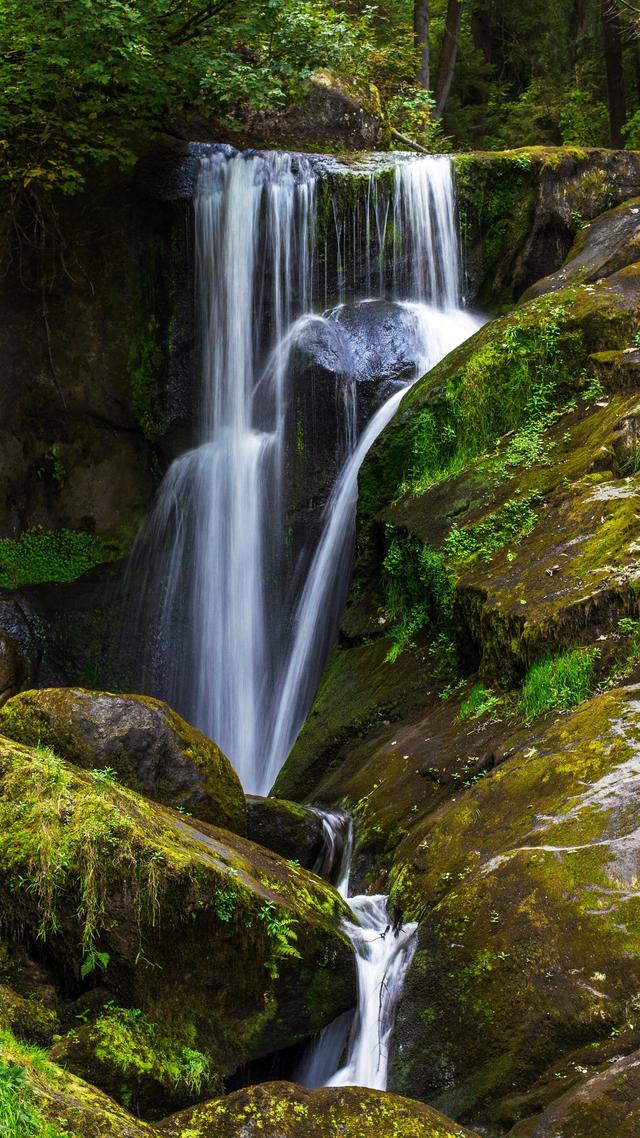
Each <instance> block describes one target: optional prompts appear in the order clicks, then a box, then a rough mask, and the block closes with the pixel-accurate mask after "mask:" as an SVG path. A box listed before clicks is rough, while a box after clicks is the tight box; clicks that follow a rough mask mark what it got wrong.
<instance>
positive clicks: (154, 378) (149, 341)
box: [129, 315, 166, 442]
mask: <svg viewBox="0 0 640 1138" xmlns="http://www.w3.org/2000/svg"><path fill="white" fill-rule="evenodd" d="M129 372H130V376H131V402H132V404H133V409H134V411H135V414H136V416H137V419H138V422H139V423H140V426H141V427H142V430H143V432H144V434H145V436H146V437H147V438H148V439H149V440H150V441H151V442H155V441H156V440H157V439H158V438H159V437H160V436H161V435H162V434H163V432H164V431H165V429H166V377H165V375H164V351H163V347H162V342H161V339H160V326H159V323H158V320H157V318H156V317H155V316H154V315H152V316H150V317H149V320H148V323H147V326H146V328H145V330H144V332H143V333H142V334H141V335H140V336H139V337H138V339H136V340H135V341H134V342H133V343H132V344H131V347H130V349H129Z"/></svg>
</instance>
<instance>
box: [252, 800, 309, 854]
mask: <svg viewBox="0 0 640 1138" xmlns="http://www.w3.org/2000/svg"><path fill="white" fill-rule="evenodd" d="M247 836H248V837H249V838H251V841H252V842H258V844H259V845H261V846H266V847H267V849H268V850H274V851H275V853H278V854H280V856H281V857H285V858H290V859H293V860H294V861H297V862H298V863H299V864H300V865H302V866H303V867H304V868H305V869H313V870H314V872H318V869H317V866H318V865H319V864H320V863H321V861H322V851H323V847H324V830H323V825H322V819H321V818H320V816H319V815H318V814H315V813H314V811H313V810H311V809H310V808H309V807H308V806H300V805H298V803H297V802H287V801H285V800H284V799H282V798H261V797H259V796H258V795H255V794H248V795H247Z"/></svg>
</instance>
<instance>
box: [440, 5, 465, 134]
mask: <svg viewBox="0 0 640 1138" xmlns="http://www.w3.org/2000/svg"><path fill="white" fill-rule="evenodd" d="M462 4H463V0H448V3H447V16H446V20H445V25H444V36H443V40H442V46H441V48H440V61H439V63H438V75H437V78H436V89H435V96H436V112H435V113H436V118H438V119H439V118H442V115H443V113H444V108H445V106H446V102H447V99H448V98H449V92H450V90H451V83H452V81H453V72H454V70H455V66H456V57H457V54H458V39H459V36H460V24H461V22H462Z"/></svg>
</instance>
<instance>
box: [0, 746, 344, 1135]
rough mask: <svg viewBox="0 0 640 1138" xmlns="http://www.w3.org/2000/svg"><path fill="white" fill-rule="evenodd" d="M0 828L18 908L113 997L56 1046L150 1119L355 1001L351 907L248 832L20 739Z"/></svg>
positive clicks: (75, 974) (87, 983)
mask: <svg viewBox="0 0 640 1138" xmlns="http://www.w3.org/2000/svg"><path fill="white" fill-rule="evenodd" d="M0 833H1V835H2V837H1V839H0V906H1V909H2V912H3V916H4V921H5V922H6V924H7V925H8V926H10V927H20V929H21V932H22V935H23V936H24V937H25V938H26V939H28V940H30V941H33V942H34V943H38V944H39V945H40V949H39V951H40V953H41V955H42V956H43V957H46V960H47V962H48V965H49V967H50V968H51V969H52V971H53V973H54V974H55V975H57V976H59V977H64V978H65V980H66V983H67V984H68V985H69V986H74V987H75V990H76V991H81V990H82V988H85V989H89V988H92V987H93V986H94V985H95V982H96V980H98V981H99V983H100V986H101V988H102V989H103V990H104V993H105V999H104V1004H103V1006H102V1008H101V1009H100V1010H99V1011H97V1009H96V1008H95V1004H94V1003H93V1002H91V1001H90V1002H89V1004H88V1011H87V1015H86V1016H85V1018H86V1019H87V1023H86V1027H82V1029H80V1027H77V1031H76V1032H71V1033H68V1034H67V1035H65V1036H63V1038H62V1039H61V1040H60V1041H59V1042H58V1043H57V1044H56V1051H55V1054H56V1055H58V1056H59V1057H60V1058H62V1057H64V1061H65V1063H66V1064H67V1065H68V1066H69V1067H70V1068H71V1069H73V1070H74V1071H75V1072H76V1073H80V1074H81V1075H83V1076H85V1075H88V1076H90V1079H91V1081H96V1082H97V1083H98V1084H99V1085H101V1086H103V1087H104V1088H105V1089H107V1090H108V1091H109V1093H111V1094H113V1095H115V1096H117V1097H118V1098H120V1099H125V1098H126V1099H130V1098H131V1097H132V1101H133V1100H135V1101H136V1102H137V1103H138V1104H139V1106H140V1109H144V1110H145V1112H146V1113H148V1114H149V1116H153V1115H155V1116H156V1117H158V1116H159V1114H161V1113H163V1112H164V1113H166V1111H167V1109H176V1108H177V1107H178V1106H180V1105H186V1104H187V1103H189V1102H193V1101H194V1100H195V1099H196V1098H197V1097H199V1096H200V1095H202V1094H203V1093H207V1092H208V1093H209V1094H212V1093H215V1092H216V1091H217V1090H218V1089H219V1087H220V1086H221V1084H222V1081H223V1080H224V1079H225V1078H226V1077H227V1076H228V1075H230V1074H231V1073H232V1072H234V1071H236V1070H237V1069H238V1068H239V1067H241V1066H243V1065H244V1064H245V1063H246V1062H248V1061H249V1060H250V1059H255V1058H259V1057H261V1056H264V1055H267V1054H271V1053H272V1052H273V1051H277V1050H278V1049H281V1048H283V1047H288V1046H291V1045H293V1044H295V1043H298V1042H300V1041H301V1040H303V1039H306V1038H308V1037H309V1036H311V1035H313V1034H314V1033H315V1032H317V1031H318V1030H319V1029H320V1028H321V1027H322V1026H323V1025H325V1024H326V1023H327V1022H329V1021H330V1020H331V1019H332V1018H334V1017H335V1016H336V1015H338V1014H340V1013H341V1012H342V1011H344V1010H347V1009H348V1008H349V1007H351V1006H353V1000H354V974H353V968H352V964H351V960H352V956H351V948H350V946H349V944H348V942H347V941H346V938H345V937H344V935H343V934H342V932H341V931H340V928H339V923H340V920H341V918H342V916H343V914H344V913H345V911H346V910H345V906H344V902H343V901H342V899H341V898H340V897H339V896H338V895H337V894H336V893H335V892H334V890H333V889H332V888H331V887H330V886H329V885H327V884H325V883H323V882H321V881H320V880H319V879H318V878H317V877H315V876H314V875H312V874H308V873H306V872H305V871H304V870H302V869H300V868H296V867H293V866H291V865H289V864H288V863H287V862H285V861H283V860H282V859H281V858H279V857H278V856H277V855H276V854H273V853H269V852H267V851H266V850H263V849H261V847H259V846H256V845H254V844H253V843H252V842H248V841H247V840H246V839H243V838H240V837H238V836H236V835H232V834H230V833H229V832H228V831H225V830H219V829H217V828H215V827H212V826H209V825H207V824H206V823H204V822H198V823H195V822H192V821H191V820H189V819H186V818H185V817H184V816H183V815H180V814H178V813H177V812H175V811H172V810H169V809H167V808H166V807H163V806H160V805H158V804H157V803H154V802H150V801H149V800H148V799H145V798H142V797H141V796H140V795H138V794H136V793H135V792H134V791H132V790H129V789H127V788H125V787H123V786H119V785H118V784H117V783H114V782H113V780H112V779H111V778H110V777H109V776H107V775H105V773H104V772H98V773H96V774H92V773H90V772H87V771H83V770H80V769H79V768H77V767H74V766H72V765H71V764H68V763H66V762H65V761H64V760H62V759H59V758H57V757H56V756H55V755H53V754H52V753H51V752H50V751H43V750H42V749H39V750H31V749H29V748H27V747H24V746H22V745H20V744H17V743H12V742H10V741H9V740H6V739H3V740H2V739H0ZM43 867H45V869H43ZM46 867H55V872H54V870H53V869H51V871H45V870H46Z"/></svg>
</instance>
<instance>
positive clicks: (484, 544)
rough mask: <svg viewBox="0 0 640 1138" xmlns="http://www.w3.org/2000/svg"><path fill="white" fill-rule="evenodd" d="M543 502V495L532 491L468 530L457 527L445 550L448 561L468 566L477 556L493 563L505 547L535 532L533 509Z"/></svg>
mask: <svg viewBox="0 0 640 1138" xmlns="http://www.w3.org/2000/svg"><path fill="white" fill-rule="evenodd" d="M540 501H541V495H540V493H539V492H538V491H537V490H531V491H529V493H527V494H521V495H520V496H519V497H517V498H511V499H509V501H507V502H505V504H504V506H502V508H501V509H500V510H498V511H496V513H494V514H489V515H488V517H486V518H484V519H483V521H481V522H476V523H475V524H473V525H469V526H464V527H459V526H457V525H453V526H452V527H451V530H450V532H449V534H448V536H447V539H446V541H445V543H444V547H443V553H444V554H445V556H446V557H447V560H449V561H451V562H453V563H454V564H464V563H468V562H469V561H472V560H474V559H475V558H476V557H478V558H480V560H482V561H490V560H491V558H492V557H493V555H494V553H497V552H498V550H500V549H504V547H505V545H509V544H511V543H513V542H516V541H519V540H520V538H522V537H525V536H526V534H528V533H531V531H532V529H533V527H534V526H535V524H536V522H537V520H538V515H537V513H536V511H535V510H534V509H533V506H534V505H537V504H538V503H539V502H540Z"/></svg>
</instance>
